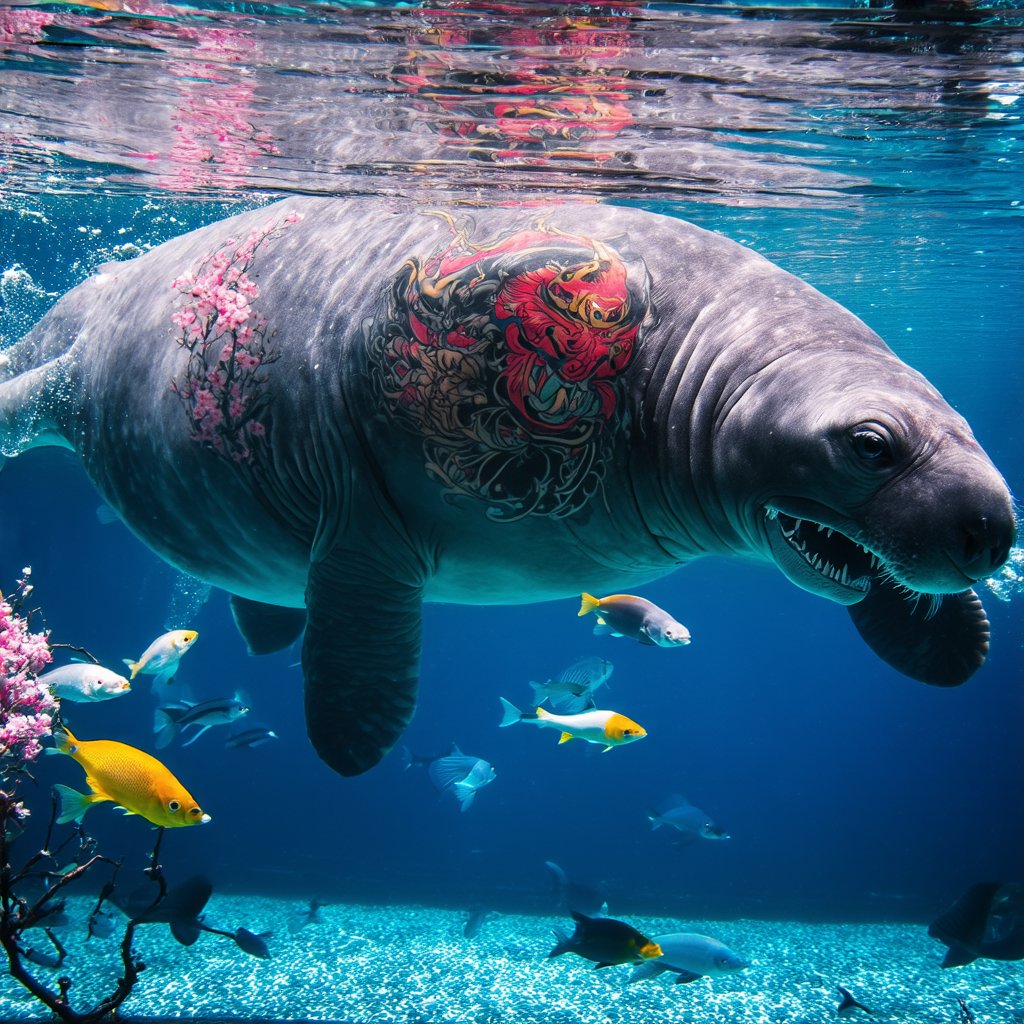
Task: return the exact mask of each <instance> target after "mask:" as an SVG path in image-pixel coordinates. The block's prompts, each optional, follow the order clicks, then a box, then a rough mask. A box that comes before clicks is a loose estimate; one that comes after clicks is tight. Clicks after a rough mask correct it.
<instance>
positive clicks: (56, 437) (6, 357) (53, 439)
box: [0, 343, 71, 465]
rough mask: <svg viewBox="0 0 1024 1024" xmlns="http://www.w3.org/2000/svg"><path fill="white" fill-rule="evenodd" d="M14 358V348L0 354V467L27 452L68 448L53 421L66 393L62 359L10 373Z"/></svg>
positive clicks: (16, 362) (16, 351)
mask: <svg viewBox="0 0 1024 1024" xmlns="http://www.w3.org/2000/svg"><path fill="white" fill-rule="evenodd" d="M22 344H24V343H22ZM18 355H19V346H17V345H16V346H15V347H14V348H13V349H8V350H5V351H3V352H0V465H2V462H3V459H5V458H13V457H14V456H15V455H20V454H21V453H22V452H24V451H27V450H28V449H29V448H38V447H40V446H42V445H59V446H61V447H63V448H70V447H71V444H70V443H69V442H68V440H67V438H65V437H64V436H63V434H62V433H61V431H60V428H59V425H58V420H57V408H58V406H59V403H60V400H61V397H62V396H64V395H67V394H68V392H69V390H70V381H69V375H68V364H67V362H66V360H65V357H63V356H61V357H58V358H56V359H52V360H50V361H49V362H46V363H43V364H42V365H40V366H34V367H31V368H28V369H24V370H22V371H21V372H16V371H15V372H13V373H12V369H13V368H14V367H17V366H18V365H19V364H20V362H21V360H20V359H18V358H17V357H18Z"/></svg>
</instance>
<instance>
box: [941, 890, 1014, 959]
mask: <svg viewBox="0 0 1024 1024" xmlns="http://www.w3.org/2000/svg"><path fill="white" fill-rule="evenodd" d="M1002 888H1003V885H1002V883H1000V882H976V883H975V884H974V885H972V886H971V887H970V888H969V889H968V890H967V892H965V893H964V894H963V895H962V896H961V897H960V898H959V899H958V900H957V901H956V903H954V904H953V906H951V907H950V908H949V909H948V910H947V911H946V912H945V913H944V914H941V915H940V916H939V917H937V918H936V919H935V920H934V921H932V923H931V924H930V925H929V926H928V934H929V935H930V936H931V937H932V938H933V939H938V940H939V942H944V943H945V944H946V945H947V946H948V947H949V949H947V950H946V956H945V959H944V960H943V961H942V966H943V967H963V965H964V964H969V963H972V962H973V961H975V960H977V959H978V954H977V953H976V952H974V951H973V950H976V949H977V948H978V947H979V946H980V945H981V944H982V943H983V941H984V939H985V930H986V928H987V927H988V920H989V912H990V910H991V908H992V903H993V901H994V900H995V898H996V895H997V894H998V893H999V891H1000V889H1002Z"/></svg>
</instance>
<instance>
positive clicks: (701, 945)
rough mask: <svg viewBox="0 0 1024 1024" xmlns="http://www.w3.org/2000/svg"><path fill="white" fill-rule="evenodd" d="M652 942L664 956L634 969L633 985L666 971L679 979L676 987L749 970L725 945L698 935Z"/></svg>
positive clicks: (679, 935) (669, 936)
mask: <svg viewBox="0 0 1024 1024" xmlns="http://www.w3.org/2000/svg"><path fill="white" fill-rule="evenodd" d="M651 941H652V942H656V943H657V944H658V945H659V946H660V947H661V956H659V957H658V958H657V959H656V960H647V961H646V962H645V963H642V964H640V966H639V967H637V968H635V969H634V971H633V973H632V974H631V975H630V976H629V980H630V981H631V982H632V981H642V980H643V979H644V978H654V977H657V976H658V975H659V974H662V973H664V972H665V971H671V972H672V973H673V974H675V976H676V984H680V983H683V982H687V981H696V980H697V979H698V978H703V977H708V976H712V977H713V976H715V975H719V974H729V973H731V972H732V971H742V970H744V969H745V968H747V967H749V966H750V964H749V963H747V961H746V960H744V959H743V958H742V957H740V956H737V955H736V954H735V953H734V952H733V951H732V950H731V949H730V948H729V947H728V946H726V945H725V944H724V943H722V942H719V941H718V939H713V938H711V937H710V936H708V935H698V934H697V933H696V932H670V933H669V934H667V935H653V936H651Z"/></svg>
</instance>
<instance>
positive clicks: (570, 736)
mask: <svg viewBox="0 0 1024 1024" xmlns="http://www.w3.org/2000/svg"><path fill="white" fill-rule="evenodd" d="M573 738H574V737H573V734H572V733H571V732H563V733H562V735H561V736H559V737H558V745H559V746H561V745H562V744H563V743H568V742H569V740H571V739H573Z"/></svg>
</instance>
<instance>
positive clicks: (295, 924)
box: [288, 896, 324, 935]
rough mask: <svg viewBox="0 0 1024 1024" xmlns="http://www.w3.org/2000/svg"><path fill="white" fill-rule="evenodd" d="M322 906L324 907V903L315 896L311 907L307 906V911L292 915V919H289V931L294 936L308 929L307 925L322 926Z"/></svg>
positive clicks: (310, 902)
mask: <svg viewBox="0 0 1024 1024" xmlns="http://www.w3.org/2000/svg"><path fill="white" fill-rule="evenodd" d="M322 906H324V903H323V901H322V900H320V899H318V898H317V897H316V896H314V897H313V898H312V899H311V900H310V901H309V906H307V907H306V909H305V910H301V911H299V913H297V914H292V915H291V917H289V918H288V931H289V932H291V933H292V935H297V934H298V933H299V932H301V931H302V929H303V928H305V927H306V925H310V924H322V923H323V919H322V918H321V917H320V908H321V907H322Z"/></svg>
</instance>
